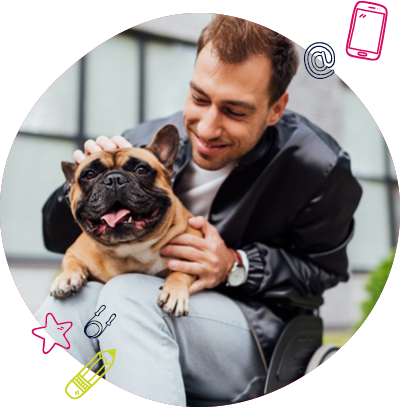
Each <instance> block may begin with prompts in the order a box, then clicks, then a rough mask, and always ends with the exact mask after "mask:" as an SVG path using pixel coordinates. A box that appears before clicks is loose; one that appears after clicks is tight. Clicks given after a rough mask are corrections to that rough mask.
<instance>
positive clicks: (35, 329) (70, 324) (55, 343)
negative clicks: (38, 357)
mask: <svg viewBox="0 0 400 407" xmlns="http://www.w3.org/2000/svg"><path fill="white" fill-rule="evenodd" d="M49 315H51V317H52V318H53V321H54V322H55V323H56V324H57V325H60V326H63V325H66V324H69V327H68V328H67V330H66V331H65V332H64V333H63V337H64V339H65V340H66V342H67V343H68V346H63V345H60V344H59V343H58V342H55V341H54V343H53V346H52V347H51V348H50V349H49V350H48V351H47V352H46V351H45V350H44V349H45V343H46V338H44V337H43V336H40V335H38V334H36V333H35V331H38V330H40V329H46V328H47V320H48V318H49ZM71 327H72V322H60V323H58V322H57V320H56V319H55V318H54V315H53V314H52V313H50V312H49V313H48V314H47V315H46V325H45V326H41V327H39V328H34V329H32V334H33V335H35V336H36V337H37V338H40V339H43V347H42V351H43V353H44V354H47V353H49V352H50V351H51V350H52V349H53V348H54V346H56V345H58V346H60V347H61V348H64V349H69V348H70V347H71V345H70V343H69V341H68V339H67V337H66V336H65V335H66V333H67V332H68V331H69V330H70V329H71ZM57 329H59V328H57ZM53 339H54V338H53Z"/></svg>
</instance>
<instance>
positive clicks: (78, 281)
mask: <svg viewBox="0 0 400 407" xmlns="http://www.w3.org/2000/svg"><path fill="white" fill-rule="evenodd" d="M86 284H87V279H86V277H85V275H84V274H83V273H65V272H63V273H61V274H60V275H59V276H58V277H57V278H56V279H55V280H54V281H53V283H52V284H51V287H50V295H52V296H53V297H55V298H65V297H68V296H70V295H75V294H76V293H77V292H78V291H79V290H80V289H81V288H82V286H84V285H86Z"/></svg>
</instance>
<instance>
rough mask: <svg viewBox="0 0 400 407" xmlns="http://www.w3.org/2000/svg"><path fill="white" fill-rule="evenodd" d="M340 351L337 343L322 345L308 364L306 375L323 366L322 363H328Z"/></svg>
mask: <svg viewBox="0 0 400 407" xmlns="http://www.w3.org/2000/svg"><path fill="white" fill-rule="evenodd" d="M339 349H340V346H339V345H336V344H335V343H327V344H326V345H322V346H321V347H320V348H318V349H317V350H316V351H315V353H314V355H313V356H312V358H311V359H310V361H309V362H308V365H307V369H306V372H305V374H307V373H310V372H311V371H312V370H314V369H315V368H316V367H318V366H320V365H322V363H324V362H325V361H327V360H328V359H329V358H330V357H331V356H333V355H334V354H335V353H336V352H337V351H338V350H339Z"/></svg>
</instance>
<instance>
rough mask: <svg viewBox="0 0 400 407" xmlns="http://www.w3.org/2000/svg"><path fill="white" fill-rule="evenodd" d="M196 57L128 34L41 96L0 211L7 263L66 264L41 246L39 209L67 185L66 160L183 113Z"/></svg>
mask: <svg viewBox="0 0 400 407" xmlns="http://www.w3.org/2000/svg"><path fill="white" fill-rule="evenodd" d="M195 56H196V47H195V45H194V44H192V43H189V42H184V41H176V40H168V39H165V38H162V37H156V36H153V35H151V34H147V33H139V32H135V31H132V30H128V31H126V32H124V33H122V34H120V35H118V36H116V37H114V38H111V39H110V40H108V41H106V42H105V43H103V44H101V45H100V46H98V47H97V48H95V49H94V50H93V51H92V52H90V53H89V54H88V55H86V56H85V57H84V58H83V59H81V60H80V61H79V62H77V63H76V64H75V65H73V66H72V67H71V68H70V69H68V71H66V72H65V73H64V74H63V75H62V76H60V78H59V79H58V80H57V81H55V82H54V84H53V85H52V86H51V87H50V88H49V89H48V90H47V91H46V92H45V93H44V94H43V96H42V97H41V98H40V100H39V101H38V102H37V103H36V105H35V106H34V107H33V108H32V110H31V112H30V113H29V115H28V116H27V118H26V120H25V122H24V123H23V125H22V127H21V129H20V132H19V133H18V135H17V137H16V140H15V142H14V144H13V147H12V149H11V153H10V157H9V159H8V161H7V166H6V170H5V177H4V182H3V185H2V196H1V198H2V199H1V205H0V211H1V215H2V216H1V220H2V223H1V229H2V237H3V242H4V248H5V252H6V254H7V258H8V260H9V261H11V262H12V261H13V260H18V261H21V259H24V258H25V259H27V260H29V262H32V261H34V260H35V259H38V260H41V261H42V260H43V259H48V260H51V261H57V262H59V261H60V259H61V258H62V256H60V255H57V254H54V253H50V252H49V251H48V250H47V249H46V248H45V247H44V245H43V238H42V232H41V231H42V227H41V222H42V219H41V209H42V207H43V205H44V203H45V202H46V200H47V198H48V197H49V196H50V194H51V193H52V192H53V191H54V190H55V189H56V188H57V187H58V186H60V185H61V184H62V183H63V182H64V175H63V173H62V171H61V161H62V160H71V161H72V153H73V151H74V150H75V149H76V148H78V147H79V148H82V147H83V144H84V142H85V140H86V139H88V138H95V137H97V136H99V135H102V134H104V135H106V136H114V135H116V134H121V133H122V132H123V131H125V130H127V129H129V128H132V127H135V126H136V125H137V124H139V123H140V122H142V121H144V120H150V119H152V118H156V117H162V116H168V115H171V114H173V113H175V112H177V111H178V110H181V109H182V108H183V106H184V102H185V99H186V95H187V92H188V90H189V81H190V78H191V75H192V72H193V67H194V63H195ZM57 169H58V170H57Z"/></svg>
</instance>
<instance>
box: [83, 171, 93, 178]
mask: <svg viewBox="0 0 400 407" xmlns="http://www.w3.org/2000/svg"><path fill="white" fill-rule="evenodd" d="M95 176H96V174H95V172H94V171H86V172H85V174H84V175H83V179H92V178H94V177H95Z"/></svg>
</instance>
